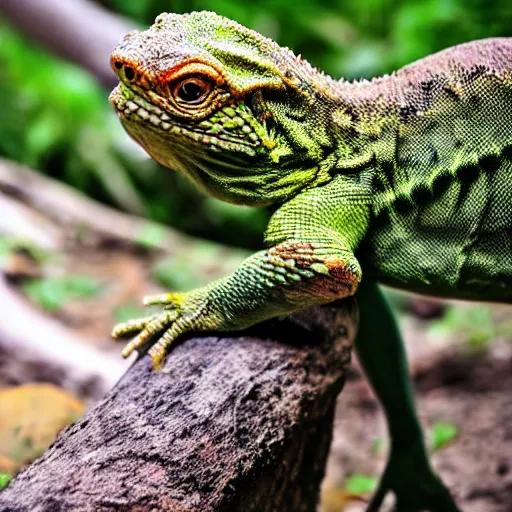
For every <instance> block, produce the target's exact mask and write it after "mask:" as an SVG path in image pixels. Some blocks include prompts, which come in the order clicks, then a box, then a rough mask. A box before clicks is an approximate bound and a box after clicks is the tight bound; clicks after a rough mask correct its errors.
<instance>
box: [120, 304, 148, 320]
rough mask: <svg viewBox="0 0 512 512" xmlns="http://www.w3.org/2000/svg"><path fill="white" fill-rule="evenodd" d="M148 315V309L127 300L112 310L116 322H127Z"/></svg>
mask: <svg viewBox="0 0 512 512" xmlns="http://www.w3.org/2000/svg"><path fill="white" fill-rule="evenodd" d="M147 315H148V310H147V309H145V308H143V307H142V306H141V305H140V304H135V303H133V302H129V303H128V304H123V305H122V306H119V307H118V308H116V309H115V310H114V321H115V322H116V323H121V322H128V320H133V319H134V318H140V317H143V316H147Z"/></svg>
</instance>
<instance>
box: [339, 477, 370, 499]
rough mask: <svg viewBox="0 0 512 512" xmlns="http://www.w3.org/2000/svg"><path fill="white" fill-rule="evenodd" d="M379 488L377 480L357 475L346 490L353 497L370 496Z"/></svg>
mask: <svg viewBox="0 0 512 512" xmlns="http://www.w3.org/2000/svg"><path fill="white" fill-rule="evenodd" d="M376 487H377V479H376V478H374V477H372V476H367V475H362V474H359V473H356V474H355V475H352V476H351V477H350V478H349V479H348V480H347V482H346V484H345V490H346V491H347V492H348V493H349V494H351V495H352V496H361V495H363V494H370V493H371V492H373V491H374V490H375V488H376Z"/></svg>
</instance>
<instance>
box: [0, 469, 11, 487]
mask: <svg viewBox="0 0 512 512" xmlns="http://www.w3.org/2000/svg"><path fill="white" fill-rule="evenodd" d="M11 480H12V475H10V474H9V473H0V491H1V490H2V489H5V487H7V484H8V483H9V482H10V481H11Z"/></svg>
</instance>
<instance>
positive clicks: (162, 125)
mask: <svg viewBox="0 0 512 512" xmlns="http://www.w3.org/2000/svg"><path fill="white" fill-rule="evenodd" d="M111 64H112V68H113V70H114V72H115V73H116V74H117V76H118V78H119V84H118V85H117V86H116V88H115V89H114V90H113V91H112V93H111V95H110V98H109V99H110V102H111V104H112V105H113V107H114V108H115V110H116V112H117V113H118V115H119V117H120V120H121V122H122V124H123V126H124V128H125V129H126V131H127V132H128V134H129V135H130V136H131V137H132V138H133V139H134V140H135V141H136V142H137V143H139V144H140V145H141V146H142V147H143V148H144V149H145V151H146V152H147V153H148V154H149V155H150V156H151V157H152V158H153V159H154V160H156V161H157V162H158V163H160V164H161V165H163V166H164V167H167V168H169V169H172V170H175V171H178V172H181V173H183V174H184V175H186V176H187V177H188V178H189V179H191V180H192V181H193V182H194V183H195V185H196V186H197V187H198V188H199V189H200V190H201V191H203V192H204V193H206V194H210V195H212V196H214V197H216V198H219V199H221V200H224V201H228V202H231V203H235V204H240V205H248V206H266V205H273V207H274V208H275V211H274V213H273V215H272V216H271V218H270V221H269V223H268V226H267V229H266V233H265V247H266V248H264V249H263V250H261V251H259V252H256V253H255V254H253V255H252V256H250V257H249V258H248V259H246V260H245V261H243V262H242V263H241V264H240V265H239V267H238V268H237V269H236V270H235V271H234V272H233V273H232V274H231V275H229V276H227V277H225V278H222V279H219V280H217V281H214V282H211V283H209V284H207V285H206V286H204V287H201V288H198V289H195V290H192V291H189V292H183V293H164V294H159V295H156V296H150V297H146V298H145V299H144V303H145V304H146V305H160V306H161V310H160V311H159V312H157V313H155V314H152V315H149V316H147V317H145V318H138V319H133V320H130V321H128V322H126V323H123V324H119V325H117V326H115V327H114V330H113V333H112V334H113V336H114V337H115V338H123V337H128V336H132V339H131V341H130V342H129V343H128V344H127V345H126V347H125V349H124V350H123V355H124V356H128V355H129V354H130V353H132V352H133V351H135V350H137V351H140V350H142V349H143V348H145V347H147V346H149V347H150V348H149V354H150V356H151V358H152V361H153V364H154V367H155V368H160V367H161V366H162V363H163V361H164V358H165V354H166V352H167V350H168V349H169V348H170V347H171V345H172V344H173V342H174V341H175V340H176V338H178V337H179V336H180V335H182V334H185V333H189V332H197V331H205V330H207V331H212V330H217V331H230V330H236V331H238V330H240V329H244V328H246V327H249V326H251V325H254V324H256V323H259V322H261V321H263V320H266V319H269V318H273V317H279V316H283V315H288V314H290V313H293V312H295V311H298V310H302V309H305V308H308V307H310V306H313V305H319V304H326V303H330V302H332V301H334V300H337V299H340V298H344V297H348V296H351V295H353V294H355V293H356V292H357V297H358V300H359V309H360V327H359V332H358V334H357V336H356V339H355V349H356V352H357V354H358V357H359V360H360V361H361V364H362V366H363V368H364V370H365V372H366V374H367V376H368V378H369V380H370V383H371V384H372V386H373V388H374V390H375V393H376V395H377V397H378V398H379V399H380V401H381V403H382V404H383V407H384V410H385V413H386V419H387V423H388V430H389V432H390V436H391V445H390V454H389V458H388V463H387V466H386V469H385V471H384V474H383V476H382V478H381V481H380V484H379V486H378V488H377V491H376V492H375V494H374V496H373V498H372V500H371V501H370V503H369V506H368V511H370V512H374V511H377V510H379V509H380V507H381V505H382V502H383V499H384V497H385V496H386V494H388V493H389V492H393V493H394V495H395V498H396V506H397V510H399V511H406V512H410V511H412V512H416V511H419V510H432V511H435V512H444V511H446V512H452V511H457V510H458V508H457V506H456V504H455V502H454V501H453V499H452V497H451V495H450V493H449V491H448V489H447V488H446V486H445V485H444V484H443V482H442V481H441V479H440V478H439V477H438V476H437V475H436V474H435V472H434V471H433V469H432V468H431V466H430V462H429V459H428V455H427V453H426V449H425V443H424V439H423V434H422V430H421V426H420V423H419V420H418V417H417V414H416V411H415V406H414V399H413V392H412V384H411V379H410V377H409V375H408V372H407V364H406V357H405V353H404V348H403V341H402V338H401V336H400V332H399V330H398V328H397V325H396V322H395V319H394V317H393V314H392V312H391V310H390V308H389V306H388V305H387V303H386V300H385V298H384V296H383V295H382V293H381V291H380V288H379V286H378V283H383V284H388V285H391V286H395V287H399V288H402V289H405V290H408V291H412V292H419V293H427V294H429V295H437V296H440V297H445V298H459V299H468V300H483V301H491V302H493V301H494V302H503V303H510V302H512V39H507V38H494V39H484V40H480V41H473V42H469V43H465V44H462V45H459V46H455V47H452V48H449V49H446V50H443V51H442V52H439V53H437V54H434V55H431V56H428V57H426V58H424V59H422V60H419V61H417V62H415V63H412V64H410V65H408V66H406V67H404V68H402V69H400V70H398V71H395V72H394V73H392V74H391V75H386V76H382V77H378V78H374V79H372V80H370V81H368V80H360V81H353V82H349V81H345V80H343V79H341V80H335V79H334V78H332V77H330V76H329V75H327V74H325V73H323V72H321V71H319V70H317V69H315V68H314V67H313V66H311V65H310V64H309V63H308V62H307V61H306V60H304V59H302V58H301V57H298V56H296V55H294V54H293V52H292V51H291V50H289V49H288V48H283V47H280V46H279V45H278V44H277V43H275V42H274V41H273V40H271V39H268V38H265V37H264V36H262V35H260V34H259V33H257V32H255V31H252V30H250V29H248V28H245V27H244V26H242V25H240V24H238V23H236V22H234V21H231V20H228V19H226V18H224V17H221V16H219V15H217V14H215V13H211V12H194V13H189V14H183V15H178V14H169V13H164V14H161V15H160V16H158V17H157V18H156V20H155V23H154V25H152V26H151V27H150V28H149V29H147V30H145V31H134V32H130V33H129V34H127V35H126V36H125V38H124V39H123V40H122V41H121V42H120V43H119V44H118V45H117V47H116V48H115V49H114V51H113V53H112V56H111ZM363 275H364V277H363Z"/></svg>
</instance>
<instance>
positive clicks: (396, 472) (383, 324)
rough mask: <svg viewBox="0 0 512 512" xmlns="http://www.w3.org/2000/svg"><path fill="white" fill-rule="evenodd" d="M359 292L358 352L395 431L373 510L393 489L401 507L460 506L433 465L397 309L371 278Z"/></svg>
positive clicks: (447, 510)
mask: <svg viewBox="0 0 512 512" xmlns="http://www.w3.org/2000/svg"><path fill="white" fill-rule="evenodd" d="M356 297H357V299H358V303H359V316H360V320H359V332H358V334H357V337H356V342H355V347H356V350H357V355H358V357H359V360H360V362H361V365H362V366H363V368H364V370H365V373H366V375H367V377H368V380H369V381H370V383H371V384H372V388H373V389H374V391H375V394H376V395H377V397H378V398H379V401H380V402H381V404H382V406H383V408H384V412H385V413H386V418H387V423H388V429H389V433H390V436H391V451H390V454H389V460H388V464H387V466H386V469H385V471H384V475H383V476H382V479H381V482H380V484H379V488H378V490H377V492H376V493H375V495H374V496H373V499H372V500H371V502H370V504H369V506H368V508H367V512H378V511H379V510H381V505H382V502H383V500H384V498H385V497H386V495H387V494H389V493H393V494H394V495H395V498H396V506H395V511H396V512H423V511H430V512H460V511H459V509H458V508H457V505H456V504H455V502H454V501H453V498H452V497H451V495H450V492H449V490H448V489H447V487H446V486H445V485H444V484H443V482H442V481H441V479H440V478H439V477H438V476H437V475H436V473H435V472H434V470H433V469H432V467H431V465H430V461H429V456H428V453H427V450H426V447H425V443H424V440H423V433H422V430H421V425H420V422H419V419H418V416H417V413H416V408H415V405H414V395H413V388H412V382H411V378H410V376H409V373H408V368H407V359H406V355H405V350H404V346H403V341H402V337H401V335H400V331H399V329H398V327H397V324H396V320H395V318H394V316H393V313H392V311H391V309H390V307H389V305H388V303H387V301H386V299H385V297H384V295H383V294H382V292H381V290H380V289H379V287H378V285H377V284H376V283H375V282H373V281H371V280H363V281H362V283H361V285H360V286H359V289H358V292H357V295H356Z"/></svg>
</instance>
